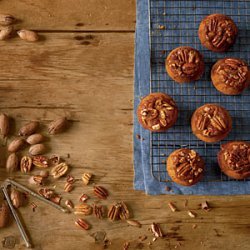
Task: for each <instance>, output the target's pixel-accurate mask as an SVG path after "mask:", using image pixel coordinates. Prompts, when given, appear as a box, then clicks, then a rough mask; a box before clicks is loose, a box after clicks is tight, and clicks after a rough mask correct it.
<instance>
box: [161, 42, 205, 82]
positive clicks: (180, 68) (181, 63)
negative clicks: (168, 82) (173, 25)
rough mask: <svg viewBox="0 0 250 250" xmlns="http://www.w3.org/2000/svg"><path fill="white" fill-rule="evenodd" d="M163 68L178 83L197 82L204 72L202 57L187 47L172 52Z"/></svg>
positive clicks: (196, 51)
mask: <svg viewBox="0 0 250 250" xmlns="http://www.w3.org/2000/svg"><path fill="white" fill-rule="evenodd" d="M165 66H166V71H167V73H168V75H169V76H170V77H171V78H172V79H173V80H174V81H176V82H178V83H185V82H192V81H195V80H198V79H200V78H201V76H202V74H203V73H204V70H205V64H204V60H203V56H202V55H201V54H200V52H199V51H198V50H196V49H194V48H191V47H187V46H183V47H178V48H176V49H174V50H172V51H171V52H170V53H169V55H168V56H167V58H166V61H165Z"/></svg>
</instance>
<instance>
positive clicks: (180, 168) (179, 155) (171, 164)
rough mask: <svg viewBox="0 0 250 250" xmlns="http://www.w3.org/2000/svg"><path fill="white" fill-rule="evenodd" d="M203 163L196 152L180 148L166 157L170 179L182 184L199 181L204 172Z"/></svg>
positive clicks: (188, 184)
mask: <svg viewBox="0 0 250 250" xmlns="http://www.w3.org/2000/svg"><path fill="white" fill-rule="evenodd" d="M204 168H205V163H204V160H203V159H202V158H201V157H200V156H199V154H198V153H197V152H195V151H194V150H191V149H188V148H181V149H178V150H175V151H174V152H172V153H171V154H170V155H169V157H168V159H167V171H168V174H169V176H170V177H171V179H172V180H173V181H174V182H176V183H178V184H180V185H183V186H192V185H194V184H196V183H197V182H199V181H200V180H201V179H202V177H203V173H204Z"/></svg>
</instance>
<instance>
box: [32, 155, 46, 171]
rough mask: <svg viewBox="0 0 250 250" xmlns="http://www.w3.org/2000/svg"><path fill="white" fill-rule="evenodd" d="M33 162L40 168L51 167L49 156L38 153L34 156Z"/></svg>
mask: <svg viewBox="0 0 250 250" xmlns="http://www.w3.org/2000/svg"><path fill="white" fill-rule="evenodd" d="M32 163H33V165H34V166H35V167H38V168H47V167H49V162H48V158H47V157H46V156H43V155H36V156H34V157H33V158H32Z"/></svg>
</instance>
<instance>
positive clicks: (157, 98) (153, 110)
mask: <svg viewBox="0 0 250 250" xmlns="http://www.w3.org/2000/svg"><path fill="white" fill-rule="evenodd" d="M177 115H178V109H177V106H176V104H175V102H174V100H173V99H172V98H171V97H170V96H168V95H166V94H164V93H151V94H150V95H148V96H146V97H145V98H143V99H142V100H141V102H140V104H139V106H138V109H137V117H138V120H139V122H140V124H141V125H142V126H143V127H144V128H145V129H148V130H150V131H152V132H162V131H165V130H167V129H168V128H170V127H172V126H173V125H174V123H175V122H176V120H177Z"/></svg>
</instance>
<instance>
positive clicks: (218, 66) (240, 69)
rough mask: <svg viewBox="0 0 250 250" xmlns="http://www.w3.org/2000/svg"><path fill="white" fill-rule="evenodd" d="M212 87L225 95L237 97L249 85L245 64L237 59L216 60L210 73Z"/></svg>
mask: <svg viewBox="0 0 250 250" xmlns="http://www.w3.org/2000/svg"><path fill="white" fill-rule="evenodd" d="M211 79H212V82H213V84H214V87H215V88H216V89H217V90H218V91H220V92H221V93H223V94H225V95H238V94H240V93H241V92H242V91H243V90H244V89H245V88H247V87H248V86H249V84H250V72H249V70H248V66H247V63H246V62H244V61H243V60H241V59H237V58H224V59H220V60H218V61H217V62H216V63H215V64H214V66H213V68H212V71H211Z"/></svg>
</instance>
